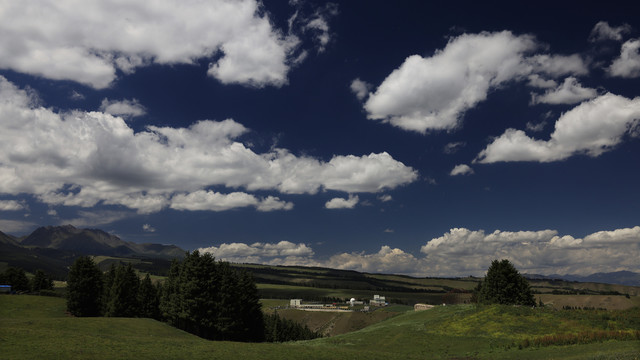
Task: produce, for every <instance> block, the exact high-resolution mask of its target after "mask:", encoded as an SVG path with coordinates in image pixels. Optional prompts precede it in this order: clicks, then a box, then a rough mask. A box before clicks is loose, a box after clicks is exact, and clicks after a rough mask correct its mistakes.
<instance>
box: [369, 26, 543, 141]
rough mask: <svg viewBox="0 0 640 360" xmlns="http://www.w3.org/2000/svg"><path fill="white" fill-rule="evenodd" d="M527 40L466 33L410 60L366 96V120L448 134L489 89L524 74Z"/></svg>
mask: <svg viewBox="0 0 640 360" xmlns="http://www.w3.org/2000/svg"><path fill="white" fill-rule="evenodd" d="M536 48H537V45H536V43H535V41H534V39H533V38H532V37H531V36H526V35H525V36H514V35H513V34H512V33H511V32H508V31H503V32H499V33H480V34H464V35H461V36H459V37H456V38H452V39H451V40H450V41H449V43H448V44H447V46H446V47H445V48H444V50H441V51H437V52H436V53H435V54H434V55H433V56H432V57H429V58H423V57H422V56H419V55H413V56H409V57H408V58H407V59H406V60H405V62H404V63H403V64H402V65H401V66H400V68H398V69H396V70H394V71H393V72H392V73H391V74H390V75H389V76H388V77H387V78H386V79H385V80H384V81H383V82H382V84H380V86H379V87H378V88H377V89H376V91H375V92H374V93H372V94H371V95H369V99H368V100H367V102H366V103H365V106H364V107H365V110H366V111H367V113H368V117H369V118H370V119H374V120H382V121H384V122H389V123H391V124H392V125H394V126H398V127H400V128H402V129H405V130H412V131H418V132H423V133H424V132H426V131H427V130H442V129H452V128H455V127H456V126H457V125H458V121H459V119H460V117H461V116H462V114H464V112H465V111H467V110H468V109H470V108H472V107H473V106H475V105H476V104H477V103H478V102H480V101H483V100H485V99H486V97H487V93H488V91H489V89H490V88H492V87H496V86H499V85H501V84H502V83H504V82H505V81H509V80H511V79H513V78H514V77H517V76H520V75H522V72H523V68H522V64H523V60H524V54H525V53H527V52H530V51H532V50H534V49H536Z"/></svg>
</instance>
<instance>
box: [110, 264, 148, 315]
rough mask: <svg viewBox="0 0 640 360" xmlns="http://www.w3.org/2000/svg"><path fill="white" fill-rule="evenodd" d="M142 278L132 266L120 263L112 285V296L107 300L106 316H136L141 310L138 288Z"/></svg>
mask: <svg viewBox="0 0 640 360" xmlns="http://www.w3.org/2000/svg"><path fill="white" fill-rule="evenodd" d="M139 288H140V279H139V278H138V275H137V274H136V271H135V270H134V269H133V267H132V266H131V263H129V264H127V266H124V265H120V266H119V267H118V268H117V269H116V274H115V277H114V279H113V284H112V285H111V291H110V296H109V299H108V302H107V311H106V313H105V315H106V316H112V317H136V316H138V313H139V312H140V309H139V308H140V304H139V302H138V289H139Z"/></svg>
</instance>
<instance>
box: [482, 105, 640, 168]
mask: <svg viewBox="0 0 640 360" xmlns="http://www.w3.org/2000/svg"><path fill="white" fill-rule="evenodd" d="M639 122H640V98H635V99H633V100H631V99H627V98H625V97H622V96H618V95H613V94H611V93H607V94H604V95H601V96H599V97H597V98H595V99H593V100H590V101H586V102H584V103H582V104H580V105H578V106H576V107H574V108H573V109H571V110H570V111H568V112H566V113H564V114H563V115H562V116H561V117H560V118H559V119H558V121H557V122H556V124H555V130H554V132H553V133H552V134H551V139H549V140H548V141H544V140H536V139H533V138H530V137H529V136H527V135H526V134H525V133H524V131H522V130H515V129H507V130H506V131H505V132H504V134H502V135H501V136H499V137H498V138H496V139H494V140H493V142H492V143H491V144H489V145H488V146H487V147H486V148H485V149H484V150H482V151H481V152H480V154H478V157H477V158H476V160H474V162H476V161H477V162H480V163H493V162H499V161H539V162H551V161H558V160H563V159H566V158H568V157H570V156H573V155H576V154H587V155H589V156H592V157H595V156H599V155H600V154H602V153H604V152H606V151H609V150H611V149H612V148H613V147H615V146H616V145H617V144H619V143H620V142H621V141H622V138H623V136H624V135H625V134H627V133H628V134H633V133H634V131H637V130H634V129H637V127H638V123H639Z"/></svg>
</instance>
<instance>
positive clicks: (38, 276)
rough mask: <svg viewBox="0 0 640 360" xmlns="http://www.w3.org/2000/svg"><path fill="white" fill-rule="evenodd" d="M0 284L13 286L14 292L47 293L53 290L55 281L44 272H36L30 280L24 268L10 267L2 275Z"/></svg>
mask: <svg viewBox="0 0 640 360" xmlns="http://www.w3.org/2000/svg"><path fill="white" fill-rule="evenodd" d="M0 284H2V285H11V291H12V292H29V291H31V292H36V293H40V292H46V291H51V290H53V279H52V278H51V276H50V275H47V274H45V272H44V271H42V270H36V273H35V274H34V276H33V277H32V278H31V279H29V278H28V277H27V274H26V273H25V271H24V270H23V269H22V268H16V267H8V268H7V269H6V270H5V271H4V272H2V273H0Z"/></svg>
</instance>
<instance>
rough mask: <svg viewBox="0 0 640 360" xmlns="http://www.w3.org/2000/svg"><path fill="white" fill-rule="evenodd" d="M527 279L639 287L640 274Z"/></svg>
mask: <svg viewBox="0 0 640 360" xmlns="http://www.w3.org/2000/svg"><path fill="white" fill-rule="evenodd" d="M525 276H526V277H527V278H529V279H549V280H553V279H558V280H566V281H578V282H595V283H604V284H618V285H627V286H640V273H636V272H633V271H615V272H609V273H595V274H591V275H585V276H583V275H575V274H568V275H559V274H552V275H537V274H525Z"/></svg>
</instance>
